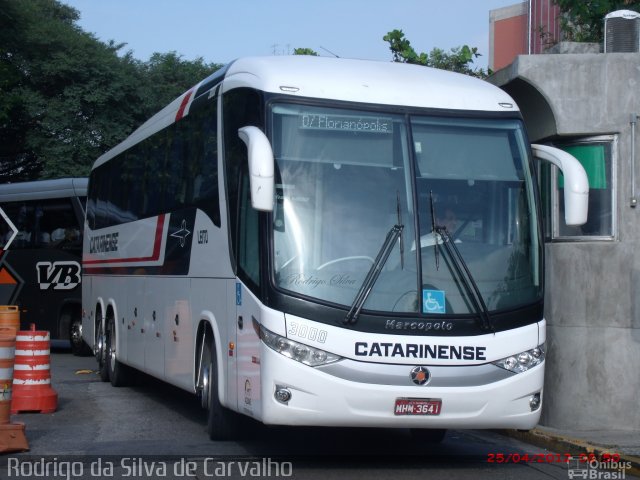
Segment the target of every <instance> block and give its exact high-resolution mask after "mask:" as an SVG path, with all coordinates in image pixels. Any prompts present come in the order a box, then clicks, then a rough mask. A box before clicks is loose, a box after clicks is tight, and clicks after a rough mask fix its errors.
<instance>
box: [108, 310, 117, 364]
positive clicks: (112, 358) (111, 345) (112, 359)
mask: <svg viewBox="0 0 640 480" xmlns="http://www.w3.org/2000/svg"><path fill="white" fill-rule="evenodd" d="M107 325H108V326H107V345H106V348H107V361H108V362H109V368H110V369H111V371H112V372H113V370H114V368H115V366H116V348H115V342H114V338H113V337H114V328H113V320H108V323H107Z"/></svg>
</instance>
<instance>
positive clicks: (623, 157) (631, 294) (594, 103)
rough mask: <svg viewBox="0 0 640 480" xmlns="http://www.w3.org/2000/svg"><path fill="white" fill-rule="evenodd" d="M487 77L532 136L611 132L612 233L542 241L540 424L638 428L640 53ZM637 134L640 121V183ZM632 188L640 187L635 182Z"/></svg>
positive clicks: (528, 64) (522, 60)
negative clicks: (544, 325)
mask: <svg viewBox="0 0 640 480" xmlns="http://www.w3.org/2000/svg"><path fill="white" fill-rule="evenodd" d="M491 81H492V83H495V84H497V85H500V86H501V87H503V88H504V89H505V90H506V91H508V92H509V93H511V95H512V96H513V97H514V99H515V101H516V103H518V104H519V105H520V107H521V109H522V111H523V116H524V118H525V122H526V123H527V127H528V128H529V133H530V135H531V139H532V141H535V142H544V141H545V140H549V139H552V138H554V137H555V138H558V137H559V138H563V137H565V138H574V137H583V136H595V135H602V134H613V135H615V136H616V137H617V142H616V144H615V145H616V151H615V152H614V160H615V162H616V166H615V171H616V178H615V179H614V182H616V183H614V185H615V188H616V203H617V207H615V211H614V212H613V214H614V216H615V218H616V220H617V231H616V232H614V233H615V239H614V240H611V241H589V242H550V243H547V245H546V254H547V256H546V265H547V270H546V294H547V297H546V304H545V315H546V318H547V322H548V329H547V347H548V357H547V359H548V361H547V370H546V380H545V392H544V395H545V397H544V409H543V415H542V420H541V423H542V424H543V425H546V426H550V427H555V428H571V429H583V430H593V429H620V430H631V431H638V430H640V254H637V252H640V206H638V207H637V208H631V207H630V201H629V199H630V195H631V169H630V164H631V162H630V155H631V123H630V119H631V115H632V114H638V115H640V95H639V94H640V54H637V53H625V54H621V53H610V54H582V55H580V54H568V55H531V56H520V57H518V58H517V59H516V61H515V62H514V63H513V64H512V65H511V66H509V67H507V68H505V69H504V70H501V71H500V72H497V73H496V74H495V75H494V76H493V77H492V78H491ZM638 139H640V126H639V127H638V130H637V131H636V143H635V149H636V157H637V158H636V176H637V179H638V180H637V182H636V183H638V182H640V142H639V141H638ZM636 188H637V191H638V192H640V184H638V185H637V186H636ZM614 224H615V222H614Z"/></svg>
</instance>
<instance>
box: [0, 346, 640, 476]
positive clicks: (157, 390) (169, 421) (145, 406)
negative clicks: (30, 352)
mask: <svg viewBox="0 0 640 480" xmlns="http://www.w3.org/2000/svg"><path fill="white" fill-rule="evenodd" d="M51 365H52V385H53V387H54V389H56V391H57V392H58V396H59V398H58V408H57V411H56V412H55V413H52V414H39V413H22V414H19V415H13V416H12V417H11V421H12V422H14V423H15V422H22V423H24V424H25V425H26V436H27V440H28V442H29V447H30V450H29V451H28V452H24V453H21V454H18V458H20V455H23V456H25V457H28V456H31V457H33V456H34V455H36V456H37V455H45V456H49V457H50V456H58V457H64V456H71V457H73V456H94V457H96V458H97V457H98V456H99V457H100V458H108V456H110V455H112V456H120V457H122V456H126V455H146V456H155V457H157V456H172V455H173V456H185V457H184V458H194V457H197V456H200V457H201V458H204V457H206V456H209V457H210V456H211V455H212V453H215V456H216V457H219V458H226V459H229V458H236V457H237V458H245V459H246V458H255V459H264V458H266V457H265V456H270V457H274V458H286V457H291V456H292V455H293V456H295V455H299V456H305V457H308V456H309V452H316V451H317V452H321V453H322V454H329V455H331V456H333V457H334V458H335V457H336V456H341V455H342V456H344V458H347V457H348V458H350V459H351V461H356V460H354V459H358V458H361V459H364V460H363V461H364V462H365V463H366V462H370V459H371V458H373V457H377V458H378V459H379V458H388V459H389V463H388V465H387V464H384V463H383V464H381V468H383V467H388V468H389V469H393V468H394V465H395V463H396V462H399V461H401V462H403V465H402V466H403V470H402V471H403V472H407V471H410V470H411V465H410V463H411V462H412V461H417V460H415V459H416V458H419V455H420V453H421V452H422V451H428V452H429V454H430V455H429V459H430V461H432V462H433V461H440V459H442V461H443V462H445V464H447V462H449V463H448V464H451V463H456V462H461V461H462V462H464V461H467V462H471V463H474V464H475V465H479V464H482V465H487V464H488V463H491V458H492V455H493V462H494V463H500V462H504V463H505V465H501V466H502V467H504V468H506V467H509V465H506V464H507V463H509V461H511V463H514V459H515V457H513V458H511V459H510V460H509V459H506V458H505V457H500V456H496V455H494V454H492V453H491V452H499V451H500V448H502V445H503V444H502V442H501V441H500V440H496V438H499V437H501V436H502V437H503V438H505V442H508V440H506V439H507V438H510V439H513V441H514V442H516V443H515V444H513V445H516V447H514V448H516V450H514V451H528V452H533V451H534V450H532V449H531V448H529V447H527V446H526V445H535V446H537V447H539V450H535V452H536V453H535V454H536V455H538V456H539V458H543V456H544V455H547V457H546V458H547V460H546V461H547V462H549V458H550V457H549V456H550V455H552V453H551V452H559V454H560V455H565V456H566V455H569V454H571V455H573V456H575V455H584V458H589V459H592V460H593V461H594V462H601V461H603V460H606V461H617V462H618V463H619V464H620V465H622V466H623V470H624V474H625V476H621V477H608V478H632V476H633V475H635V476H640V434H638V432H624V431H622V432H620V431H619V432H612V431H590V432H579V431H561V430H556V429H551V428H547V427H543V426H539V427H537V428H535V429H534V430H531V431H528V432H519V431H512V430H508V431H507V430H500V431H494V432H483V431H451V432H449V434H448V436H447V439H448V440H447V441H446V442H445V445H444V446H443V445H434V446H426V447H425V446H424V445H419V444H416V443H415V442H414V441H412V439H411V437H410V435H408V432H401V431H394V430H391V431H389V429H387V430H381V431H378V430H377V431H371V433H370V434H367V435H366V436H363V435H362V430H358V429H340V432H339V435H335V434H334V431H333V430H332V429H305V428H298V429H295V428H294V429H291V428H279V427H278V428H275V427H262V426H259V427H257V428H256V425H250V424H247V425H246V428H247V431H249V430H250V431H251V437H250V440H244V441H240V442H215V445H214V444H213V442H211V441H210V440H209V439H208V436H207V435H206V432H205V427H204V425H205V424H206V414H205V412H204V411H203V410H202V409H201V407H200V405H199V402H198V400H197V399H196V398H195V396H194V395H192V394H189V393H187V392H183V391H181V390H179V389H176V388H173V387H170V386H168V385H166V384H164V383H162V382H159V381H157V380H155V379H153V378H151V377H148V376H145V375H141V376H140V377H139V378H138V379H137V380H138V381H137V384H136V386H133V387H130V388H125V389H119V388H113V387H111V385H109V384H108V383H103V382H101V381H100V379H99V377H98V375H97V372H96V362H95V359H94V358H93V357H74V356H72V355H71V354H69V353H67V352H64V351H54V354H52V357H51ZM132 391H133V392H134V393H135V392H139V393H141V395H136V402H132V401H131V394H132ZM158 411H161V412H162V417H161V418H160V419H159V418H158V415H157V414H156V413H157V412H158ZM105 412H116V413H117V414H116V415H113V416H110V417H109V419H111V418H113V420H109V421H106V422H105V421H104V420H105V418H101V417H104V416H105ZM178 425H179V428H178ZM496 433H499V434H500V435H496ZM254 437H255V438H254ZM272 438H280V439H282V440H280V441H272ZM509 441H510V440H509ZM518 442H522V443H521V444H519V443H518ZM505 444H507V443H505ZM478 445H484V447H478ZM518 448H519V450H518ZM470 452H471V453H470ZM407 455H408V456H407ZM412 455H413V456H412ZM556 455H557V454H556ZM1 458H2V457H1V456H0V459H1ZM145 458H146V457H145ZM522 458H524V457H519V458H518V459H515V460H518V461H520V462H521V461H522ZM434 459H437V460H434ZM180 460H181V461H182V458H181V459H180ZM530 461H531V460H530ZM407 462H409V464H408V463H407ZM558 463H559V462H558ZM487 466H488V467H491V466H492V465H487ZM493 466H496V465H493ZM510 466H511V467H513V466H514V465H510ZM186 467H187V466H185V468H186ZM263 467H264V468H266V467H267V466H264V465H263ZM537 467H539V468H540V470H539V472H538V470H532V469H528V470H514V477H513V478H567V470H566V468H567V467H566V466H564V465H563V466H562V468H560V466H559V465H555V467H556V468H555V470H553V469H552V468H551V466H550V465H539V466H537ZM132 468H133V470H131V471H129V473H131V475H126V476H130V477H136V475H135V474H136V473H138V474H140V473H141V472H136V471H135V466H133V467H132ZM141 468H144V466H141ZM199 468H200V472H201V473H202V468H203V465H202V464H201V465H200V466H199ZM345 468H346V469H347V470H348V469H349V468H351V467H349V466H346V467H345ZM504 468H503V469H502V470H501V471H500V473H501V474H503V473H504V472H505V470H504ZM545 468H546V469H547V470H545ZM383 469H384V468H383ZM318 471H321V469H318ZM381 471H382V470H381ZM446 471H447V470H446V468H445V467H443V472H445V474H446ZM506 471H508V470H506ZM256 472H257V473H263V474H264V473H265V472H264V469H263V470H260V469H258V470H257V471H256ZM465 472H466V470H464V469H463V470H462V471H456V475H458V474H460V473H465ZM471 472H472V470H469V472H468V473H469V475H471ZM495 472H496V470H494V471H493V473H494V474H495ZM516 472H517V473H516ZM103 473H104V472H103ZM155 473H158V475H156V476H157V477H164V475H162V474H161V473H162V472H155ZM476 473H477V472H476ZM537 473H540V475H541V477H538V476H537ZM207 476H211V475H204V477H207ZM261 476H263V477H264V476H268V475H266V474H265V475H261ZM92 477H95V476H92ZM102 477H109V475H108V474H107V475H102ZM177 477H180V476H177ZM202 477H203V475H200V476H197V478H202ZM87 478H91V477H87ZM139 478H148V476H144V475H139ZM318 478H323V477H322V475H320V476H319V477H318ZM381 478H384V477H381ZM494 478H505V477H495V475H494ZM506 478H509V475H507V476H506Z"/></svg>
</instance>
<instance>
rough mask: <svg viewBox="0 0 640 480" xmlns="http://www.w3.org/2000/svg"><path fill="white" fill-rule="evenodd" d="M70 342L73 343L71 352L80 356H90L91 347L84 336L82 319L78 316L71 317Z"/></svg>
mask: <svg viewBox="0 0 640 480" xmlns="http://www.w3.org/2000/svg"><path fill="white" fill-rule="evenodd" d="M69 342H70V343H71V353H73V354H74V355H76V356H78V357H88V356H89V355H91V349H90V348H89V345H87V342H85V341H84V339H83V338H82V319H80V318H78V317H76V318H73V319H69Z"/></svg>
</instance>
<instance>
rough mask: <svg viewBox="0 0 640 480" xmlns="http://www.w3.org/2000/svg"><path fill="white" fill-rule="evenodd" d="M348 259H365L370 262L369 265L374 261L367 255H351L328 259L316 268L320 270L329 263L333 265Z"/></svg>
mask: <svg viewBox="0 0 640 480" xmlns="http://www.w3.org/2000/svg"><path fill="white" fill-rule="evenodd" d="M350 260H367V261H368V262H371V265H373V264H374V263H375V262H376V261H375V260H374V259H373V258H371V257H369V256H367V255H351V256H349V257H340V258H334V259H333V260H329V261H328V262H326V263H323V264H322V265H320V266H319V267H318V270H322V269H323V268H325V267H328V266H329V265H333V264H336V263H340V262H348V261H350Z"/></svg>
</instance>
